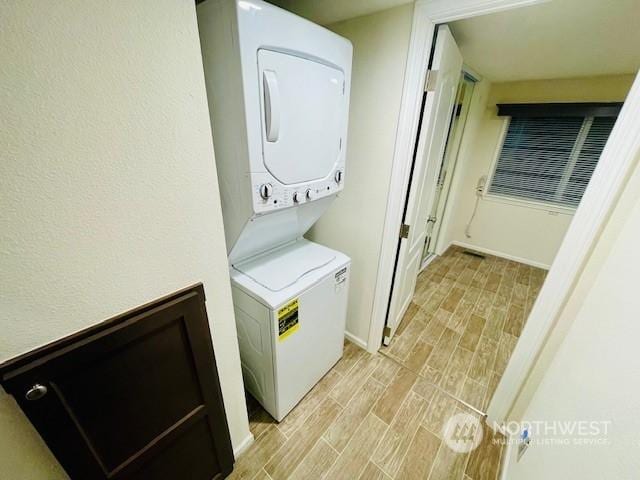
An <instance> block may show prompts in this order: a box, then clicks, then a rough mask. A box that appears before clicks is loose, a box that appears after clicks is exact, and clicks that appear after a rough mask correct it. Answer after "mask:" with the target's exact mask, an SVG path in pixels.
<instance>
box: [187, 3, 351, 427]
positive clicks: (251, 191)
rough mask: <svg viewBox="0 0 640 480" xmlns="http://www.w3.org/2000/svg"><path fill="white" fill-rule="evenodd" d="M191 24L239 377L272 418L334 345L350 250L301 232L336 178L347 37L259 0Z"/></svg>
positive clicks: (322, 368) (320, 369)
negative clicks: (195, 29)
mask: <svg viewBox="0 0 640 480" xmlns="http://www.w3.org/2000/svg"><path fill="white" fill-rule="evenodd" d="M198 24H199V29H200V40H201V46H202V56H203V62H204V70H205V79H206V86H207V95H208V99H209V111H210V113H211V120H212V127H213V140H214V147H215V154H216V163H217V170H218V179H219V184H220V194H221V198H222V213H223V217H224V229H225V237H226V242H227V251H228V255H229V265H230V273H231V285H232V292H233V302H234V308H235V316H236V324H237V329H238V339H239V344H240V356H241V361H242V370H243V376H244V382H245V387H246V388H247V390H249V392H251V394H252V395H253V396H254V397H255V398H256V399H257V400H258V401H259V402H260V403H261V404H262V405H263V406H264V408H265V409H266V410H267V411H268V412H269V413H270V414H271V415H272V416H273V417H274V418H275V419H276V420H278V421H280V420H282V419H283V418H284V416H285V415H286V414H287V413H288V412H289V411H290V410H291V409H292V408H293V407H294V406H295V405H296V404H297V403H298V402H299V401H300V400H301V399H302V397H304V395H305V394H306V393H307V392H308V391H309V390H310V389H311V388H312V387H313V386H314V385H315V384H316V383H317V382H318V381H319V380H320V379H321V378H322V377H323V376H324V375H325V374H326V373H327V372H328V371H329V370H330V369H331V367H332V366H333V365H334V364H335V363H336V362H337V361H338V360H339V359H340V357H341V356H342V350H343V342H344V329H345V320H346V312H347V294H348V288H349V276H350V273H351V272H350V259H349V258H348V257H347V256H346V255H344V254H342V253H340V252H337V251H335V250H332V249H330V248H327V247H325V246H322V245H318V244H316V243H313V242H310V241H308V240H306V239H304V238H303V235H304V234H305V233H306V232H307V231H308V230H309V228H311V226H312V225H313V224H314V223H315V222H316V221H317V220H318V219H319V218H320V216H321V215H322V214H323V213H324V212H325V211H326V210H327V208H328V207H329V206H330V204H331V202H332V201H333V200H334V198H335V197H336V195H337V194H338V193H339V192H340V191H341V190H342V189H343V188H344V181H345V146H346V140H347V120H348V111H349V90H350V81H351V58H352V47H351V44H350V42H349V41H348V40H346V39H344V38H342V37H340V36H338V35H336V34H334V33H332V32H330V31H329V30H326V29H324V28H322V27H320V26H318V25H315V24H313V23H311V22H309V21H307V20H304V19H302V18H300V17H297V16H295V15H293V14H291V13H289V12H286V11H284V10H282V9H280V8H277V7H275V6H273V5H270V4H268V3H265V2H262V1H260V0H207V1H205V2H203V3H201V4H199V5H198Z"/></svg>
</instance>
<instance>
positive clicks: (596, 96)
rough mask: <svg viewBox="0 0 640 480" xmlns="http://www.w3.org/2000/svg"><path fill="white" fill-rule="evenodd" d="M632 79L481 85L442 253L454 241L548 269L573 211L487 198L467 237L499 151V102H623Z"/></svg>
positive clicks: (456, 178) (462, 150) (441, 241)
mask: <svg viewBox="0 0 640 480" xmlns="http://www.w3.org/2000/svg"><path fill="white" fill-rule="evenodd" d="M633 78H634V76H633V75H617V76H604V77H590V78H576V79H561V80H560V79H558V80H534V81H521V82H505V83H493V84H490V83H489V82H487V81H486V80H485V81H483V82H480V83H479V84H477V85H476V89H477V90H476V92H474V99H473V100H472V102H473V106H472V108H471V110H470V111H469V120H468V122H467V131H465V134H464V135H465V136H464V138H463V145H462V146H461V148H460V155H459V158H458V165H457V166H456V170H455V172H456V173H455V176H454V179H453V183H452V189H451V193H450V198H451V203H450V205H451V207H450V208H448V212H447V214H446V217H445V224H444V225H443V231H442V234H441V236H440V239H439V241H438V249H439V252H438V253H441V252H442V250H444V249H445V248H446V247H447V246H448V245H449V244H451V242H455V243H459V244H464V245H466V246H468V247H470V248H476V249H478V250H481V251H487V252H488V253H494V254H497V255H500V256H505V257H507V258H512V259H514V260H517V261H522V262H524V263H529V264H532V265H535V266H538V267H543V268H548V267H549V266H550V265H551V262H552V261H553V259H554V257H555V255H556V252H557V251H558V248H559V247H560V243H561V242H562V239H563V238H564V235H565V233H566V231H567V228H568V227H569V224H570V223H571V220H572V219H573V212H572V211H570V210H561V209H553V208H546V207H544V206H533V205H531V204H529V205H526V204H523V203H520V202H517V201H510V200H508V199H496V198H491V197H484V198H483V199H482V200H480V203H479V205H478V210H477V214H476V218H475V219H474V222H473V225H472V227H471V238H467V237H466V235H465V233H464V232H465V228H466V225H467V223H468V221H469V219H470V218H471V214H472V211H473V207H474V204H475V201H476V196H475V188H476V184H477V182H478V179H479V178H480V177H481V176H483V175H487V176H488V175H489V174H490V173H491V168H492V165H493V162H494V160H495V157H496V155H497V153H498V148H499V147H500V145H499V143H500V140H501V133H502V132H503V129H504V122H505V119H504V118H502V117H498V116H497V107H496V104H497V103H535V102H613V101H623V100H624V98H625V97H626V94H627V92H628V91H629V88H630V87H631V83H632V82H633Z"/></svg>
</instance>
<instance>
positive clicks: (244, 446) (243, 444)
mask: <svg viewBox="0 0 640 480" xmlns="http://www.w3.org/2000/svg"><path fill="white" fill-rule="evenodd" d="M253 440H254V438H253V433H251V432H249V435H247V436H246V437H245V439H244V440H242V441H241V442H240V445H238V446H237V447H236V448H234V449H233V456H234V458H235V459H236V460H237V459H238V457H239V456H240V455H242V453H244V451H245V450H246V449H247V448H249V447H250V446H251V444H253Z"/></svg>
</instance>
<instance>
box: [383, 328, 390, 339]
mask: <svg viewBox="0 0 640 480" xmlns="http://www.w3.org/2000/svg"><path fill="white" fill-rule="evenodd" d="M383 335H384V336H385V337H390V336H391V327H384V332H383Z"/></svg>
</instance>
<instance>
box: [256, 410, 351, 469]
mask: <svg viewBox="0 0 640 480" xmlns="http://www.w3.org/2000/svg"><path fill="white" fill-rule="evenodd" d="M341 410H342V408H341V407H340V405H339V404H338V403H336V402H335V401H334V400H332V399H331V398H329V397H327V398H325V399H324V401H323V402H322V403H321V404H320V406H319V407H318V408H317V409H316V410H315V411H314V412H313V413H312V414H311V415H310V416H309V418H308V419H307V421H306V422H305V423H304V425H302V427H300V428H299V429H298V430H296V431H295V432H294V434H293V435H292V436H291V437H290V438H289V439H288V440H287V441H286V443H285V444H284V445H283V446H282V447H281V448H280V449H279V450H278V451H277V452H276V454H275V455H274V456H273V457H272V458H271V460H269V462H268V463H267V464H266V465H265V467H264V469H265V470H266V472H267V473H268V474H269V475H270V476H271V478H272V479H273V480H285V479H287V478H289V476H290V475H291V474H292V473H293V471H294V470H295V469H296V468H297V467H298V465H300V463H301V462H302V460H303V459H304V457H305V456H306V455H307V454H308V453H309V451H310V450H311V449H312V448H313V446H314V445H315V444H316V442H317V441H318V440H319V439H320V437H321V436H322V434H323V433H324V432H325V430H327V428H328V427H329V425H331V423H332V422H333V421H334V420H335V419H336V418H337V417H338V415H339V414H340V411H341Z"/></svg>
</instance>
